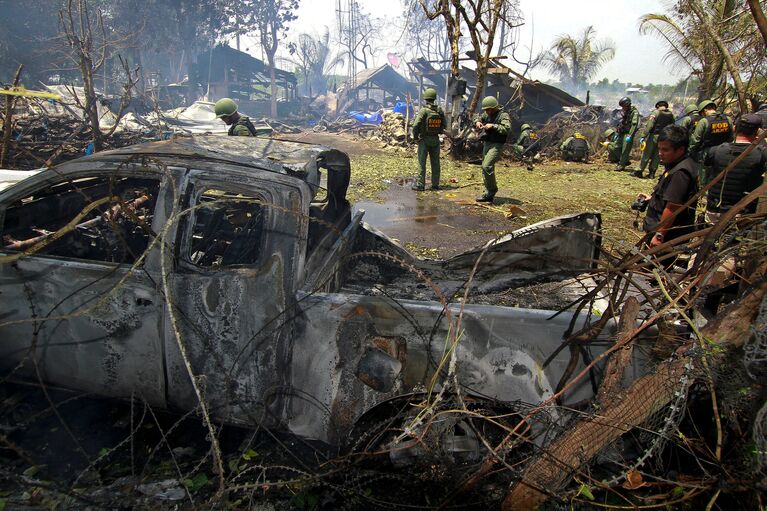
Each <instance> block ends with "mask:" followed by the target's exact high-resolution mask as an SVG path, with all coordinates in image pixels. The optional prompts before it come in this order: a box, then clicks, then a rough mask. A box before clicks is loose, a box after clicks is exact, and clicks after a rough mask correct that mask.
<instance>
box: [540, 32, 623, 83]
mask: <svg viewBox="0 0 767 511" xmlns="http://www.w3.org/2000/svg"><path fill="white" fill-rule="evenodd" d="M595 36H596V31H595V30H594V27H593V26H588V27H586V28H585V29H584V30H583V32H582V33H581V36H580V38H578V39H576V38H575V37H573V36H571V35H570V34H563V35H560V36H558V37H557V38H556V39H554V42H553V43H552V44H551V50H549V51H547V52H546V53H545V54H544V55H543V62H544V65H546V67H548V68H549V69H550V70H551V71H552V72H553V73H555V74H557V75H559V78H560V81H561V82H562V83H563V84H564V85H565V86H569V87H570V88H572V89H573V90H577V89H579V88H581V87H582V86H583V85H585V84H586V83H587V82H588V81H589V79H591V78H592V77H593V76H594V75H595V74H596V73H597V71H599V68H601V67H602V66H603V65H604V64H605V63H607V62H608V61H610V60H612V58H613V57H615V45H614V43H613V42H612V41H611V40H609V39H603V40H601V41H596V40H595Z"/></svg>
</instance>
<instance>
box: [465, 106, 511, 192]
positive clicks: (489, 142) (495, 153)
mask: <svg viewBox="0 0 767 511" xmlns="http://www.w3.org/2000/svg"><path fill="white" fill-rule="evenodd" d="M474 128H475V129H477V130H482V131H483V132H484V134H483V135H482V137H481V138H482V141H483V142H484V144H483V146H482V178H483V180H484V184H485V193H484V194H482V195H481V196H479V197H477V199H476V200H477V202H490V203H492V202H493V198H494V197H495V194H496V193H497V192H498V184H497V182H496V180H495V163H496V162H497V161H498V160H499V159H501V153H502V152H503V146H504V145H505V144H506V138H507V137H508V136H509V131H511V119H509V114H507V113H506V112H504V111H503V110H501V106H500V105H499V104H498V100H497V99H495V98H494V97H493V96H487V97H486V98H485V99H483V100H482V114H481V115H479V116H477V117H475V119H474Z"/></svg>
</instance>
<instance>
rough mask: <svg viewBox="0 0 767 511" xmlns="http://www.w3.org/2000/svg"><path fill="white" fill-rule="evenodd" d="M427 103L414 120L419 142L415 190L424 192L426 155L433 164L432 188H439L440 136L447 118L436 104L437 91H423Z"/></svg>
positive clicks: (415, 134) (416, 138)
mask: <svg viewBox="0 0 767 511" xmlns="http://www.w3.org/2000/svg"><path fill="white" fill-rule="evenodd" d="M423 99H424V101H425V102H426V104H425V105H424V106H423V107H421V109H420V110H419V111H418V114H416V116H415V121H413V138H414V139H415V141H416V142H418V170H419V174H418V180H417V181H416V183H415V184H414V185H413V190H415V191H418V192H422V191H423V190H424V187H425V186H426V157H427V156H428V157H429V164H430V165H431V189H432V190H439V174H440V167H439V136H440V135H441V134H442V132H443V131H444V130H445V125H446V124H447V120H446V119H445V112H444V111H443V110H442V108H441V107H440V106H439V105H437V104H435V100H436V99H437V91H436V90H434V89H426V90H425V91H424V92H423Z"/></svg>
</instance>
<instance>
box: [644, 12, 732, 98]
mask: <svg viewBox="0 0 767 511" xmlns="http://www.w3.org/2000/svg"><path fill="white" fill-rule="evenodd" d="M639 33H640V34H641V35H647V34H650V35H654V36H656V37H658V38H660V39H661V41H663V43H664V44H665V45H666V47H667V48H668V52H666V55H665V56H664V57H663V61H664V62H666V63H669V64H671V65H672V66H673V67H674V68H675V69H685V68H686V69H687V70H688V71H689V73H690V75H697V76H698V78H699V79H700V89H699V90H698V100H701V99H703V98H708V97H711V96H713V95H714V92H715V91H716V90H717V89H718V88H719V87H720V85H721V84H722V81H723V79H724V59H723V58H722V56H721V54H720V53H719V51H718V50H717V48H716V46H715V45H714V43H713V42H712V41H711V39H710V38H709V37H706V36H705V34H704V33H703V31H701V30H700V29H699V27H698V26H697V24H694V23H691V22H690V20H689V19H685V18H682V17H681V16H678V15H676V16H669V15H667V14H661V13H649V14H645V15H644V16H641V17H640V18H639Z"/></svg>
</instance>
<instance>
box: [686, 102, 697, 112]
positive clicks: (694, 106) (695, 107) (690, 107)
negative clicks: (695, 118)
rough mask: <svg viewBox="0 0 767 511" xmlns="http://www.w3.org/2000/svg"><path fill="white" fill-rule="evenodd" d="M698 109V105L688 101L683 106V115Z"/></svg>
mask: <svg viewBox="0 0 767 511" xmlns="http://www.w3.org/2000/svg"><path fill="white" fill-rule="evenodd" d="M697 111H698V105H696V104H695V103H690V104H689V105H687V106H686V107H684V115H690V114H691V113H694V112H697Z"/></svg>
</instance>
